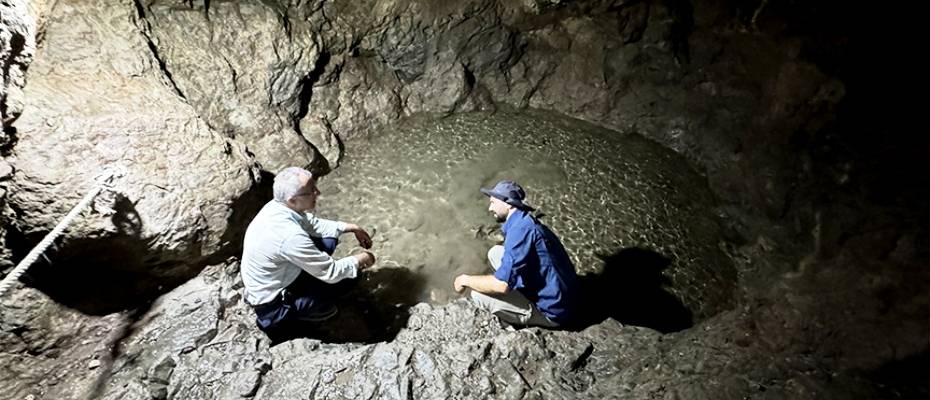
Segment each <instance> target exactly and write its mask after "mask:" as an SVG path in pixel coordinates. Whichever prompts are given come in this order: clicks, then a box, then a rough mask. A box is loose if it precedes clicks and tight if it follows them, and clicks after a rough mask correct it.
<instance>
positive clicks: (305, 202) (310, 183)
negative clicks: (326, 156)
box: [288, 178, 320, 212]
mask: <svg viewBox="0 0 930 400" xmlns="http://www.w3.org/2000/svg"><path fill="white" fill-rule="evenodd" d="M301 181H302V182H303V184H302V185H301V186H300V189H298V190H297V193H296V194H294V196H293V197H291V198H290V199H289V200H288V202H290V203H291V206H292V208H293V209H294V210H297V211H299V212H307V211H311V210H313V209H314V208H316V198H317V197H318V196H319V195H320V190H319V189H317V187H316V178H301Z"/></svg>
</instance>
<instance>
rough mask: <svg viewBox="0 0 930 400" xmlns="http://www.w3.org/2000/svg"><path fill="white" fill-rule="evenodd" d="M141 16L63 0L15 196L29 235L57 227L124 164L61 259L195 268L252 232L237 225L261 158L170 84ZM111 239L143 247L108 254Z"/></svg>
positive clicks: (173, 270) (34, 92) (35, 82)
mask: <svg viewBox="0 0 930 400" xmlns="http://www.w3.org/2000/svg"><path fill="white" fill-rule="evenodd" d="M90 15H95V16H98V17H89V16H90ZM102 15H107V16H108V17H107V18H99V16H102ZM135 17H136V11H135V6H134V5H133V4H132V3H131V2H123V3H120V4H119V5H111V4H107V5H103V4H102V3H101V4H97V3H82V4H80V5H72V4H61V5H60V6H57V7H55V9H54V11H53V12H52V13H51V15H50V16H49V21H48V23H47V30H46V31H45V33H44V35H45V36H44V37H45V39H44V43H45V46H46V48H45V50H44V52H43V57H41V58H40V59H39V60H37V62H35V63H34V64H33V65H32V68H31V70H30V79H29V84H28V85H27V86H26V88H25V90H26V94H27V103H26V106H25V107H26V108H25V110H26V113H25V114H24V116H23V117H22V118H20V119H19V120H18V121H17V128H18V131H19V142H18V144H17V146H16V148H15V160H14V161H13V162H12V164H13V165H14V167H15V169H16V174H15V175H14V177H13V181H12V183H11V188H12V190H11V192H10V194H9V197H8V200H7V201H8V202H9V203H10V204H11V206H13V207H15V209H16V210H17V214H16V223H17V225H18V226H21V227H23V228H22V229H23V234H25V235H34V234H38V233H41V232H47V231H48V230H50V229H51V228H52V226H54V225H55V224H56V223H57V222H58V220H59V219H60V218H62V217H63V216H64V215H65V214H66V213H67V212H68V211H69V210H70V209H71V207H73V206H75V205H76V204H77V203H78V200H79V199H80V198H81V197H83V196H84V194H85V193H87V192H88V191H90V190H91V188H92V187H93V186H94V185H95V184H96V182H95V178H97V177H98V176H100V175H101V174H103V173H105V172H106V171H109V170H113V169H118V170H120V171H122V176H121V177H119V178H118V179H117V180H116V181H115V186H114V188H113V189H111V190H108V191H106V192H105V193H104V194H102V195H101V196H100V199H99V200H98V203H97V204H98V208H103V209H104V210H101V211H105V210H109V212H102V213H99V214H95V213H91V214H89V215H88V216H87V217H84V218H78V219H77V220H76V221H75V222H74V223H73V224H72V226H71V227H70V228H69V230H68V239H66V240H65V245H64V246H63V248H62V250H61V251H62V252H61V253H60V257H61V258H63V259H65V260H67V259H69V258H84V260H82V262H86V261H87V260H89V259H98V260H99V262H100V263H104V264H107V263H109V264H110V265H109V267H112V268H115V269H118V270H123V271H126V270H129V271H135V272H139V273H144V274H147V275H149V276H154V277H163V278H164V277H178V276H184V275H188V276H189V275H190V273H191V270H190V268H192V267H195V266H196V265H197V264H198V263H199V262H202V260H204V259H205V258H207V257H210V256H212V255H214V254H216V253H218V252H220V251H221V250H222V248H223V246H226V245H228V241H229V240H230V236H229V235H230V234H232V232H233V231H234V230H235V229H241V227H235V228H233V227H230V226H229V224H230V219H231V217H232V214H233V207H234V202H235V201H236V200H237V199H238V198H240V197H242V196H244V195H245V194H246V193H247V191H248V190H249V189H250V188H251V187H252V185H253V173H254V171H253V163H252V161H250V159H249V158H248V157H247V155H246V153H245V151H244V149H242V146H240V145H238V144H237V143H236V142H233V141H230V140H229V139H228V138H225V137H223V136H222V135H219V134H218V133H217V132H215V131H213V130H211V129H210V128H209V127H208V126H207V124H205V123H204V121H203V120H202V119H201V118H200V117H199V116H198V115H197V114H196V112H195V110H194V109H192V108H191V107H190V106H188V105H187V103H185V102H184V101H183V99H182V98H180V97H178V95H177V94H176V93H175V92H174V91H173V90H172V89H171V88H170V86H166V84H165V82H163V81H162V78H163V74H162V70H161V69H160V68H159V66H158V61H157V60H156V59H155V58H153V57H152V55H151V53H150V52H149V51H148V45H147V44H146V41H145V38H144V36H143V35H142V34H141V33H140V32H139V29H138V28H137V27H136V26H135V25H133V24H132V21H133V20H134V18H135ZM179 167H180V168H179ZM114 210H115V211H114ZM69 243H72V244H71V245H69ZM104 243H108V244H107V245H106V246H107V247H110V249H109V250H108V252H113V251H115V250H114V249H113V248H112V247H111V246H117V247H120V248H121V250H120V251H122V252H125V254H131V255H132V256H130V257H129V258H128V259H125V260H119V261H115V262H114V261H113V260H107V259H106V258H105V256H103V255H102V254H100V253H94V246H102V245H104ZM143 253H145V254H143ZM66 262H68V261H66Z"/></svg>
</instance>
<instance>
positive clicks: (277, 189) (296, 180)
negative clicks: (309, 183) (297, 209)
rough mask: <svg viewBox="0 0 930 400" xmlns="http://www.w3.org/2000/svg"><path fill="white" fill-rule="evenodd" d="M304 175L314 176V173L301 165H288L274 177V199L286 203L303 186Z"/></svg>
mask: <svg viewBox="0 0 930 400" xmlns="http://www.w3.org/2000/svg"><path fill="white" fill-rule="evenodd" d="M302 177H307V179H311V178H313V174H312V173H311V172H310V171H307V170H305V169H303V168H300V167H287V168H285V169H283V170H281V172H278V175H276V176H275V177H274V186H273V190H274V199H275V200H277V201H280V202H282V203H286V202H287V201H288V200H289V199H290V198H291V197H294V195H295V194H297V191H298V190H300V187H301V186H302V182H301V179H300V178H302Z"/></svg>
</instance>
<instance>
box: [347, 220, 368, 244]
mask: <svg viewBox="0 0 930 400" xmlns="http://www.w3.org/2000/svg"><path fill="white" fill-rule="evenodd" d="M346 232H352V233H354V234H355V240H358V245H359V246H362V248H363V249H370V248H371V235H369V234H368V232H367V231H365V230H364V229H362V227H360V226H358V225H355V224H347V226H346Z"/></svg>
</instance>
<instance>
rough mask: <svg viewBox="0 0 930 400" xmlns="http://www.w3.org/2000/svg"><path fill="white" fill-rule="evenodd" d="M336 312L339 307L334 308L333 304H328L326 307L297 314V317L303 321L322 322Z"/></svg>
mask: <svg viewBox="0 0 930 400" xmlns="http://www.w3.org/2000/svg"><path fill="white" fill-rule="evenodd" d="M338 312H339V309H338V308H336V306H335V305H332V304H330V305H329V306H328V307H325V308H322V309H316V310H313V311H311V312H309V313H306V314H302V315H300V316H298V317H297V319H298V320H300V321H304V322H323V321H326V320H328V319H330V318H332V317H335V316H336V314H337V313H338Z"/></svg>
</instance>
